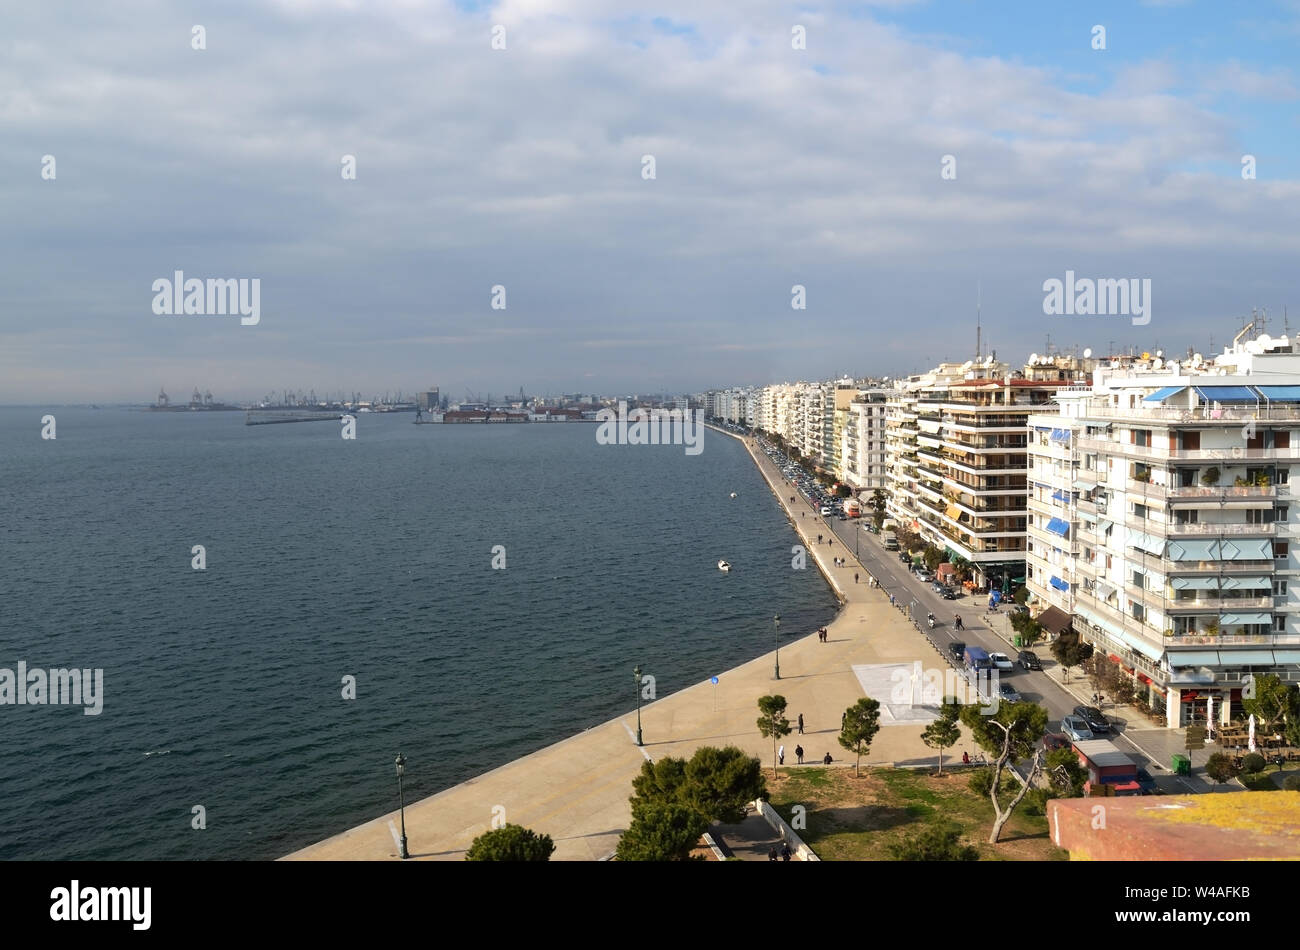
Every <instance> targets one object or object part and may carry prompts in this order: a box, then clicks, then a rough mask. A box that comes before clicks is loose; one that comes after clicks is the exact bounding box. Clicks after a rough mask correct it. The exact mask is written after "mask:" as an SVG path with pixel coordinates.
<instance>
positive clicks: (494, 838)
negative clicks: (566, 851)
mask: <svg viewBox="0 0 1300 950" xmlns="http://www.w3.org/2000/svg"><path fill="white" fill-rule="evenodd" d="M554 850H555V843H554V842H553V841H552V840H551V836H550V835H539V834H537V832H535V831H532V830H531V829H529V828H524V827H523V826H521V825H503V826H501V827H500V828H494V829H492V830H491V831H485V832H483V834H481V835H479V836H478V837H477V838H475V839H474V841H473V842H472V843H471V844H470V846H469V850H468V851H466V852H465V860H466V861H549V860H550V859H551V853H552V852H553V851H554Z"/></svg>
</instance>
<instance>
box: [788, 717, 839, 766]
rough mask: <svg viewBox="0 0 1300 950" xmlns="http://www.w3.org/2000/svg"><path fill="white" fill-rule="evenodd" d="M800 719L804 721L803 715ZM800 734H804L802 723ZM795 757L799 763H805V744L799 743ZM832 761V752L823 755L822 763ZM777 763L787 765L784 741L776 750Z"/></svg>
mask: <svg viewBox="0 0 1300 950" xmlns="http://www.w3.org/2000/svg"><path fill="white" fill-rule="evenodd" d="M799 721H800V723H802V722H803V716H800V717H799ZM799 734H800V735H802V734H803V726H802V725H800V727H799ZM794 757H795V759H796V760H797V762H798V764H799V765H803V746H801V745H797V746H795V747H794ZM832 761H834V760H833V759H832V758H831V754H830V753H829V752H827V753H826V754H825V755H824V756H822V765H830V764H831V762H832ZM776 764H777V765H785V744H784V743H782V745H781V748H779V749H777V750H776Z"/></svg>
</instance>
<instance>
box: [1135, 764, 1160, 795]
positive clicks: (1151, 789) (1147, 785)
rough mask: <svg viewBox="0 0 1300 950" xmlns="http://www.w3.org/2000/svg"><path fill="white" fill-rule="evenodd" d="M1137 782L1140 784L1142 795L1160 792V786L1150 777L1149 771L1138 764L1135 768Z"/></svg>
mask: <svg viewBox="0 0 1300 950" xmlns="http://www.w3.org/2000/svg"><path fill="white" fill-rule="evenodd" d="M1137 783H1138V784H1139V785H1140V786H1142V794H1143V795H1159V794H1161V791H1160V786H1159V785H1157V784H1156V780H1155V779H1153V778H1152V777H1151V773H1150V772H1148V771H1147V770H1146V769H1145V768H1143V767H1142V766H1140V765H1139V766H1138V770H1137Z"/></svg>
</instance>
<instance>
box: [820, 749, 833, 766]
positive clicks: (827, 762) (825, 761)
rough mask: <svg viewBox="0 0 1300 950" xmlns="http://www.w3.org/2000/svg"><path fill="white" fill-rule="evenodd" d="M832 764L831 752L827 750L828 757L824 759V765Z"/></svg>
mask: <svg viewBox="0 0 1300 950" xmlns="http://www.w3.org/2000/svg"><path fill="white" fill-rule="evenodd" d="M830 764H831V754H830V753H829V752H827V753H826V757H825V758H824V759H822V765H830Z"/></svg>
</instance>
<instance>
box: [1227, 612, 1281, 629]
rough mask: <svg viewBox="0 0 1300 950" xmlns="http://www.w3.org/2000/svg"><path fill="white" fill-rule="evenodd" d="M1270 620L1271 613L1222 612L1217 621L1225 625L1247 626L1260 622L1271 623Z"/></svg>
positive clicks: (1271, 620)
mask: <svg viewBox="0 0 1300 950" xmlns="http://www.w3.org/2000/svg"><path fill="white" fill-rule="evenodd" d="M1272 622H1273V615H1272V614H1224V615H1223V616H1221V617H1220V618H1219V623H1220V624H1221V625H1222V626H1225V627H1237V626H1243V627H1247V626H1252V625H1255V624H1261V623H1269V624H1271V623H1272Z"/></svg>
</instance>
